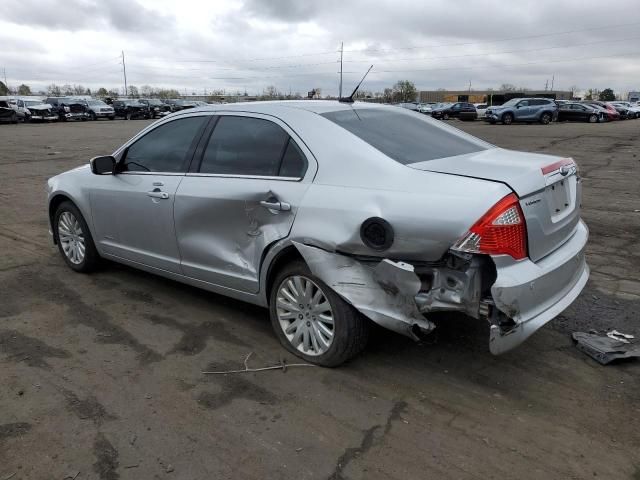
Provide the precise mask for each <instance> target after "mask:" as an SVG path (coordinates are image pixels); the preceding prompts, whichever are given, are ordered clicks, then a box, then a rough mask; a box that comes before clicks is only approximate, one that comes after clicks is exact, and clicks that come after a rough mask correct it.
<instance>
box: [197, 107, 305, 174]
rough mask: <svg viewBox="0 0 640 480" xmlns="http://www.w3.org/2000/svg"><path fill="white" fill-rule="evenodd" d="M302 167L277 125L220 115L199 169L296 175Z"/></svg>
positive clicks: (291, 143) (297, 152) (299, 156)
mask: <svg viewBox="0 0 640 480" xmlns="http://www.w3.org/2000/svg"><path fill="white" fill-rule="evenodd" d="M305 168H306V160H304V156H303V155H302V152H301V151H300V149H299V148H298V146H297V145H296V144H295V142H294V141H293V140H292V139H290V137H289V134H288V133H287V132H285V131H284V130H283V129H282V128H281V127H280V126H279V125H277V124H275V123H273V122H271V121H269V120H263V119H260V118H252V117H236V116H222V117H220V119H219V120H218V123H217V124H216V126H215V129H214V130H213V133H212V134H211V138H210V139H209V143H208V144H207V148H206V149H205V151H204V155H203V157H202V164H201V165H200V173H212V174H222V175H252V176H269V177H272V176H273V177H275V176H286V177H297V178H299V177H302V176H303V174H304V169H305Z"/></svg>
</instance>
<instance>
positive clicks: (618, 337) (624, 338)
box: [607, 330, 636, 343]
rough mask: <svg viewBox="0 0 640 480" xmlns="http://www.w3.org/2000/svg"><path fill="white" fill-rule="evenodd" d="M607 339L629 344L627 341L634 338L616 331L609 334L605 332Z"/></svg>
mask: <svg viewBox="0 0 640 480" xmlns="http://www.w3.org/2000/svg"><path fill="white" fill-rule="evenodd" d="M607 337H609V338H613V339H614V340H620V341H621V342H622V343H631V342H629V340H632V339H634V338H636V337H635V336H633V335H630V334H628V333H622V332H619V331H617V330H611V331H610V332H607Z"/></svg>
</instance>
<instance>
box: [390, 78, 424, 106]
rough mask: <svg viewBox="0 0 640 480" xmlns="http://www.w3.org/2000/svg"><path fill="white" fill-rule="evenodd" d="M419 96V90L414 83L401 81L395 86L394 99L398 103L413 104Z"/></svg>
mask: <svg viewBox="0 0 640 480" xmlns="http://www.w3.org/2000/svg"><path fill="white" fill-rule="evenodd" d="M417 96H418V90H416V86H415V85H414V84H413V82H411V81H409V80H399V81H398V82H396V84H395V85H394V86H393V98H394V100H395V101H398V102H413V101H415V100H416V97H417Z"/></svg>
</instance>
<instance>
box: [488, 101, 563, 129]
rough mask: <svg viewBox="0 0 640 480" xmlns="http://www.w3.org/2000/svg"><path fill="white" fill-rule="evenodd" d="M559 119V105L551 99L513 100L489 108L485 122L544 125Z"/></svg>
mask: <svg viewBox="0 0 640 480" xmlns="http://www.w3.org/2000/svg"><path fill="white" fill-rule="evenodd" d="M557 118H558V105H557V104H556V102H554V101H553V100H552V99H550V98H513V99H511V100H509V101H508V102H506V103H504V104H502V105H500V106H497V107H489V108H488V109H487V112H486V114H485V116H484V120H486V121H487V122H490V123H492V124H493V123H496V122H502V123H503V124H505V125H511V124H512V123H513V122H528V123H532V122H540V123H542V124H544V125H546V124H548V123H551V122H552V121H554V120H557Z"/></svg>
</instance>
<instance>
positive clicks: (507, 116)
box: [502, 113, 513, 125]
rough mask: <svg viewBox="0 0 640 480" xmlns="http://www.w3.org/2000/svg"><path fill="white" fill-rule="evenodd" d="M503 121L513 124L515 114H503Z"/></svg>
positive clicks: (505, 123) (506, 123)
mask: <svg viewBox="0 0 640 480" xmlns="http://www.w3.org/2000/svg"><path fill="white" fill-rule="evenodd" d="M502 123H503V124H504V125H511V124H512V123H513V114H511V113H505V114H504V115H503V116H502Z"/></svg>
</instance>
